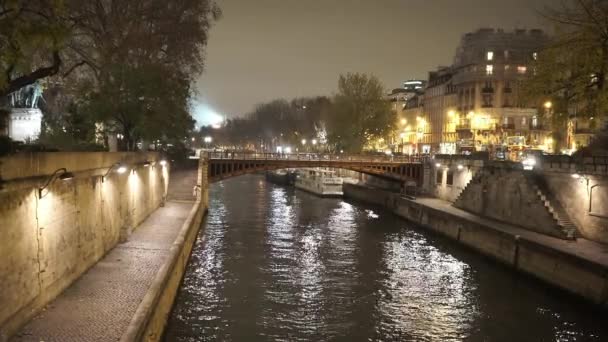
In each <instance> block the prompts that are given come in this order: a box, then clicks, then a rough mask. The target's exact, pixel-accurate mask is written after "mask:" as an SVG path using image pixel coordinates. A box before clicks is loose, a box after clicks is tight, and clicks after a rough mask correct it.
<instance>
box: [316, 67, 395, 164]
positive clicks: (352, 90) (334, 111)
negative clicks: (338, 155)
mask: <svg viewBox="0 0 608 342" xmlns="http://www.w3.org/2000/svg"><path fill="white" fill-rule="evenodd" d="M383 95H384V89H383V87H382V84H381V83H380V81H379V80H378V78H376V77H375V76H373V75H370V76H368V75H366V74H360V73H348V74H346V75H340V78H339V80H338V94H337V95H336V96H335V97H334V100H333V105H332V108H331V111H330V112H329V115H328V116H327V124H328V132H329V141H330V143H333V144H335V145H336V146H339V148H341V149H344V150H347V151H350V152H361V151H362V150H363V148H364V147H365V145H367V144H368V142H370V141H373V140H378V139H383V138H384V137H385V136H386V135H388V134H389V133H390V132H391V131H392V130H393V125H394V123H395V113H394V112H393V111H391V108H390V105H389V103H388V102H387V101H385V100H384V99H383Z"/></svg>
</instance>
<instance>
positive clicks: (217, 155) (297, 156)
mask: <svg viewBox="0 0 608 342" xmlns="http://www.w3.org/2000/svg"><path fill="white" fill-rule="evenodd" d="M207 158H208V159H209V160H227V159H229V160H235V159H236V160H256V161H257V160H260V161H269V160H280V161H290V160H293V161H328V162H335V161H344V162H372V163H373V162H378V163H421V162H423V161H425V160H427V159H428V158H429V157H428V156H410V155H366V154H343V153H340V154H333V153H268V152H260V153H257V152H207Z"/></svg>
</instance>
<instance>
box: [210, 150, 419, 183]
mask: <svg viewBox="0 0 608 342" xmlns="http://www.w3.org/2000/svg"><path fill="white" fill-rule="evenodd" d="M206 160H207V163H208V167H207V169H208V173H207V176H208V177H207V179H208V181H209V182H210V183H213V182H218V181H220V180H223V179H226V178H230V177H235V176H240V175H244V174H248V173H254V172H259V171H270V170H278V169H287V168H306V167H331V168H340V169H346V170H352V171H357V172H361V173H364V174H367V175H372V176H376V177H381V178H384V179H389V180H395V181H400V182H406V181H415V182H416V184H417V185H418V186H420V185H421V184H422V177H423V163H422V162H423V159H422V158H420V157H414V156H388V155H351V154H327V153H292V154H284V153H247V152H234V153H232V152H209V153H207V156H206Z"/></svg>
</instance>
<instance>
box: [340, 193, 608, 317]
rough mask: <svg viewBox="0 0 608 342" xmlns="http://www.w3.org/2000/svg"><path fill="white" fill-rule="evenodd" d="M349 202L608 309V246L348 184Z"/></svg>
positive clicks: (440, 202) (442, 203) (437, 202)
mask: <svg viewBox="0 0 608 342" xmlns="http://www.w3.org/2000/svg"><path fill="white" fill-rule="evenodd" d="M344 195H345V197H347V198H352V199H355V200H359V201H363V202H367V203H372V204H376V205H380V206H384V207H386V208H388V209H390V210H391V211H393V212H394V213H395V214H397V215H398V216H400V217H402V218H405V219H406V220H408V221H411V222H414V223H416V224H418V225H420V226H421V227H424V228H426V229H429V230H431V231H434V232H437V233H439V234H441V235H444V236H447V237H449V238H450V239H453V240H455V241H457V242H459V243H461V244H463V245H465V246H467V247H470V248H472V249H474V250H476V251H478V252H480V253H482V254H484V255H486V256H488V257H491V258H493V259H495V260H497V261H499V262H501V263H503V264H506V265H508V266H510V267H512V268H513V269H514V270H516V271H518V272H522V273H526V274H529V275H532V276H534V277H536V278H538V279H540V280H542V281H544V282H545V283H548V284H550V285H553V286H556V287H558V288H561V289H563V290H566V291H568V292H570V293H573V294H575V295H578V296H580V297H582V298H585V299H587V300H588V301H590V302H592V303H594V304H596V305H598V306H600V307H602V308H604V309H607V308H608V246H606V245H602V244H599V243H596V242H592V241H589V240H585V239H577V240H576V241H566V240H562V239H557V238H553V237H549V236H545V235H542V234H538V233H535V232H532V231H528V230H525V229H522V228H519V227H516V226H512V225H508V224H504V223H501V222H497V221H493V220H489V219H485V218H482V217H479V216H476V215H473V214H471V213H468V212H466V211H464V210H460V209H457V208H455V207H453V206H451V205H450V203H449V202H447V201H443V200H439V199H435V198H420V199H417V200H409V199H405V198H401V196H400V195H399V194H398V193H392V192H388V191H384V190H380V189H375V188H369V187H364V186H361V185H354V184H344Z"/></svg>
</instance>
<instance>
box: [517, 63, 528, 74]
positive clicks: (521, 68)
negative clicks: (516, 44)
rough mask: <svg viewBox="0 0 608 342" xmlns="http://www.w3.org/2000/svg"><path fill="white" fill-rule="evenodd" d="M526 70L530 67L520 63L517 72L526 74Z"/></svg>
mask: <svg viewBox="0 0 608 342" xmlns="http://www.w3.org/2000/svg"><path fill="white" fill-rule="evenodd" d="M526 71H528V68H526V67H525V66H523V65H520V66H518V67H517V73H518V74H525V73H526Z"/></svg>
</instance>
